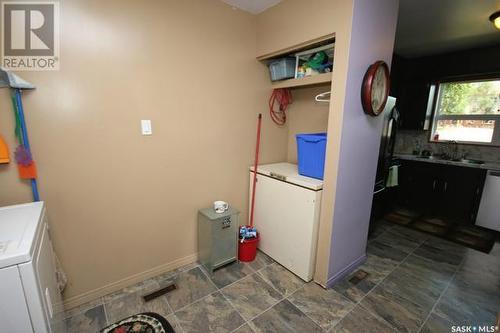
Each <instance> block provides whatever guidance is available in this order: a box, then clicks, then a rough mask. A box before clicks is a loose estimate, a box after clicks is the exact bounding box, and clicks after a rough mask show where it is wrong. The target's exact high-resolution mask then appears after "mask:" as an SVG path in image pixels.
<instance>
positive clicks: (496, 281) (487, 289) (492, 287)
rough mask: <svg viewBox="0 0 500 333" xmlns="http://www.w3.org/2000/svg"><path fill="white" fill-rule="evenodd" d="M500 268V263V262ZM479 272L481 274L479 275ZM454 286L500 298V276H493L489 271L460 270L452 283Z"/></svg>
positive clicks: (499, 263)
mask: <svg viewBox="0 0 500 333" xmlns="http://www.w3.org/2000/svg"><path fill="white" fill-rule="evenodd" d="M498 265H499V266H500V261H499V262H498ZM478 272H480V273H479V274H478ZM452 285H454V286H458V287H462V289H466V290H475V291H478V292H483V293H486V294H487V293H491V294H496V295H498V296H499V297H500V292H495V291H499V290H500V274H493V273H490V272H488V271H482V270H477V271H472V270H462V269H460V270H459V271H458V272H457V274H456V275H455V278H454V279H453V281H452Z"/></svg>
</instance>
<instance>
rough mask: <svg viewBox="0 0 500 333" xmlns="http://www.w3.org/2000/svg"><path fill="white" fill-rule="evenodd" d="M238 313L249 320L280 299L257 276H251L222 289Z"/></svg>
mask: <svg viewBox="0 0 500 333" xmlns="http://www.w3.org/2000/svg"><path fill="white" fill-rule="evenodd" d="M222 292H223V293H224V295H225V296H226V297H227V298H228V299H229V300H230V301H231V303H232V304H233V305H234V306H235V307H236V309H237V310H238V312H239V313H241V315H242V316H243V317H244V318H245V320H250V319H252V318H253V317H255V316H257V315H259V314H261V313H262V312H263V311H265V310H267V309H268V308H269V307H271V306H272V305H274V304H276V303H277V302H278V301H279V300H281V299H282V296H281V295H280V294H279V293H278V292H277V291H276V290H274V289H273V288H272V287H271V286H270V285H268V284H267V283H266V282H265V281H264V280H263V279H262V278H261V277H260V276H259V275H257V274H252V275H249V276H247V277H245V278H243V279H241V280H240V281H238V282H236V283H233V284H232V285H230V286H228V287H226V288H224V289H222Z"/></svg>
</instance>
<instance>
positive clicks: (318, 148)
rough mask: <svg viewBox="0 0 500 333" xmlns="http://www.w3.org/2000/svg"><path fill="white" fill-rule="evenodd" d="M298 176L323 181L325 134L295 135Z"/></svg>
mask: <svg viewBox="0 0 500 333" xmlns="http://www.w3.org/2000/svg"><path fill="white" fill-rule="evenodd" d="M296 138H297V159H298V160H299V174H300V175H302V176H307V177H312V178H317V179H323V174H324V172H325V153H326V133H314V134H297V135H296Z"/></svg>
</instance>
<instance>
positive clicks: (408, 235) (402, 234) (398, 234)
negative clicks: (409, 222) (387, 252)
mask: <svg viewBox="0 0 500 333" xmlns="http://www.w3.org/2000/svg"><path fill="white" fill-rule="evenodd" d="M398 228H399V229H396V227H394V228H393V229H391V230H388V231H386V232H384V233H383V234H382V235H380V236H379V237H378V238H377V242H380V243H382V244H385V245H388V246H391V247H393V248H396V249H398V250H400V251H401V252H404V253H406V254H409V253H410V252H412V251H413V250H415V249H416V248H417V247H418V246H419V245H420V244H422V242H423V241H424V240H425V239H421V238H419V237H415V236H414V235H413V234H414V233H416V232H415V231H413V230H409V229H408V230H407V229H405V228H402V227H398Z"/></svg>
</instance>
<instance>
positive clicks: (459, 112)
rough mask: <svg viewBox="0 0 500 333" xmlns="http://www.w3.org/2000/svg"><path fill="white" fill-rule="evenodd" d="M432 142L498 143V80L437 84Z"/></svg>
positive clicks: (499, 82) (499, 93) (499, 142)
mask: <svg viewBox="0 0 500 333" xmlns="http://www.w3.org/2000/svg"><path fill="white" fill-rule="evenodd" d="M431 93H432V91H431ZM431 141H435V142H440V141H458V142H463V143H471V144H483V145H493V146H500V79H495V80H482V81H462V82H446V83H441V84H439V85H438V86H437V98H436V104H435V108H434V119H433V123H432V131H431Z"/></svg>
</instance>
